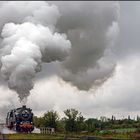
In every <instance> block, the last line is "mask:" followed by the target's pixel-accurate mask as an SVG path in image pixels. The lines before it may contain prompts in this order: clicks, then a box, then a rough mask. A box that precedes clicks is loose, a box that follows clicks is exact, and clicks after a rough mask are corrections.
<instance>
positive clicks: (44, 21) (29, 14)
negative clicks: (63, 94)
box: [0, 1, 119, 100]
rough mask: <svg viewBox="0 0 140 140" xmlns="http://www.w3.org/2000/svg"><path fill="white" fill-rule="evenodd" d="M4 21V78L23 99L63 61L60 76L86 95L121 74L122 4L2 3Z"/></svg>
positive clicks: (0, 52) (0, 25)
mask: <svg viewBox="0 0 140 140" xmlns="http://www.w3.org/2000/svg"><path fill="white" fill-rule="evenodd" d="M48 3H49V4H48ZM11 13H12V14H11ZM0 17H1V21H0V31H1V39H0V42H1V45H0V46H1V49H0V68H1V75H2V76H3V77H4V78H5V80H7V82H8V86H9V88H10V89H13V90H15V91H16V92H17V93H18V95H19V97H20V100H23V99H24V98H26V97H27V96H28V95H29V93H30V90H31V89H32V88H33V85H34V84H33V78H34V77H35V75H36V73H37V72H39V71H41V65H42V63H44V62H45V63H46V62H47V63H49V62H52V61H55V62H56V61H57V62H56V63H53V64H52V65H56V64H57V67H58V71H57V72H56V74H57V75H58V76H59V77H60V78H62V79H63V80H64V81H68V82H70V83H72V85H74V86H76V87H78V88H79V89H80V90H89V89H90V88H92V87H93V86H94V85H96V86H99V85H100V84H102V83H103V82H104V81H105V80H107V79H108V78H109V77H110V76H111V75H112V73H113V71H114V69H115V60H113V59H112V56H113V53H112V47H113V46H114V42H115V39H116V36H117V34H118V17H119V4H118V3H117V2H44V1H41V2H31V1H30V2H27V1H26V2H14V1H13V2H11V1H9V2H1V3H0Z"/></svg>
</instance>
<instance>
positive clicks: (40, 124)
mask: <svg viewBox="0 0 140 140" xmlns="http://www.w3.org/2000/svg"><path fill="white" fill-rule="evenodd" d="M33 122H34V125H35V126H36V127H45V121H44V118H43V117H37V116H34V118H33Z"/></svg>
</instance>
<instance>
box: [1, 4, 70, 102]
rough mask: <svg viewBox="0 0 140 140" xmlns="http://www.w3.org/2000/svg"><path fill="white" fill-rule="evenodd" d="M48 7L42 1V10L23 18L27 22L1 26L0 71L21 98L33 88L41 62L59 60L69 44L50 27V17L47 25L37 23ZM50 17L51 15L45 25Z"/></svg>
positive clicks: (65, 52)
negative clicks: (33, 15)
mask: <svg viewBox="0 0 140 140" xmlns="http://www.w3.org/2000/svg"><path fill="white" fill-rule="evenodd" d="M24 4H27V3H26V2H25V3H23V6H25V5H24ZM42 4H43V3H42ZM48 9H51V8H50V6H48V5H47V4H46V6H45V7H44V9H43V11H42V8H40V11H34V12H33V13H34V14H35V18H34V17H29V16H28V17H26V18H25V19H28V20H29V19H30V20H31V21H28V22H23V23H21V24H15V23H6V24H5V25H4V27H3V29H2V33H1V37H2V42H1V50H0V51H1V56H0V60H1V74H2V76H3V77H4V79H5V80H7V81H8V86H9V88H10V89H13V90H15V91H16V92H17V93H18V95H19V98H20V100H21V101H22V100H23V99H24V98H26V97H27V96H28V95H29V93H30V90H31V89H32V88H33V81H32V79H33V78H34V77H35V74H36V73H37V72H39V71H40V70H41V63H42V62H51V61H56V60H58V61H62V60H63V59H64V58H65V57H66V56H67V54H68V51H69V49H70V47H71V43H70V41H69V40H67V37H66V35H65V34H59V33H57V32H55V31H54V28H51V27H52V26H53V23H54V20H52V26H51V27H49V26H45V25H43V24H41V17H40V16H39V15H40V14H42V12H43V13H44V12H46V13H47V12H48ZM53 12H55V11H53ZM36 15H37V16H36ZM38 16H39V19H38V18H37V17H38ZM34 20H35V22H36V23H35V22H34ZM38 20H39V22H40V23H39V22H38ZM50 20H51V18H49V22H48V23H49V24H50ZM44 21H45V20H43V23H44Z"/></svg>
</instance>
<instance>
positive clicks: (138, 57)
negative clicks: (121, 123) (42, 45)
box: [0, 2, 140, 118]
mask: <svg viewBox="0 0 140 140" xmlns="http://www.w3.org/2000/svg"><path fill="white" fill-rule="evenodd" d="M49 3H50V4H52V3H53V4H54V5H56V7H57V10H58V11H59V12H58V13H59V14H60V15H59V14H58V15H56V14H55V13H57V12H56V11H57V10H56V11H55V12H54V13H52V16H54V17H57V18H58V19H57V21H55V20H53V18H51V16H50V17H49V18H50V21H51V22H49V23H47V24H52V25H53V26H56V28H57V30H55V31H58V32H61V33H65V34H66V35H67V37H68V40H70V42H71V44H72V46H71V47H72V51H71V52H70V54H69V55H68V58H67V59H66V60H64V61H63V62H58V61H57V62H53V63H47V64H45V63H43V64H42V71H41V72H39V73H37V74H36V76H35V78H34V79H33V82H34V83H35V86H34V88H33V89H32V90H31V94H30V95H29V97H28V101H27V105H28V106H29V107H31V108H32V109H33V111H34V113H35V115H42V114H43V113H44V112H45V111H47V110H49V109H55V110H57V111H59V113H60V114H61V115H63V110H65V109H67V108H76V109H78V110H79V111H81V112H82V113H83V115H84V116H86V117H99V116H101V115H102V116H109V117H110V116H111V115H112V114H113V115H115V116H116V117H123V116H126V117H127V116H128V115H131V116H133V117H134V116H136V115H139V114H140V105H139V103H140V86H139V83H140V73H139V69H140V52H139V51H140V47H139V45H140V39H139V36H140V35H139V33H140V14H139V12H140V10H139V9H140V2H119V3H116V2H93V3H92V2H69V3H68V2H49ZM114 3H115V4H114ZM40 5H42V4H41V3H40ZM28 6H29V7H28V8H27V10H28V12H23V13H20V14H22V16H23V17H24V19H25V17H26V16H27V15H28V14H29V15H30V13H34V12H32V11H34V8H33V9H30V6H31V4H29V5H28ZM7 7H8V8H9V7H12V6H11V5H10V4H9V5H7ZM21 7H22V6H21ZM34 7H36V4H35V6H34ZM0 8H1V7H0ZM16 8H17V7H16ZM16 8H15V9H16ZM37 8H38V6H37ZM11 9H12V8H11ZM54 9H55V8H54ZM0 10H2V11H3V13H2V14H1V15H0V16H1V17H2V22H0V27H1V28H2V25H1V24H3V23H5V22H9V21H5V20H6V18H7V17H10V13H7V12H6V11H4V9H0ZM17 10H19V9H18V8H17ZM41 12H42V11H41ZM43 12H44V11H43ZM117 12H119V13H117ZM20 14H19V15H20ZM4 15H5V17H4ZM19 15H17V17H16V16H15V17H11V19H12V20H13V19H14V21H16V23H20V20H21V17H20V16H19ZM50 15H51V14H50ZM46 16H47V15H46ZM59 16H60V17H59ZM118 17H119V18H118ZM26 19H27V18H26ZM9 20H10V18H9ZM35 20H36V19H35ZM37 20H38V19H37ZM39 20H41V21H43V22H42V24H43V26H46V25H44V24H46V20H44V18H42V19H39ZM113 21H114V22H116V23H118V25H117V24H114V25H113V24H112V22H113ZM11 22H12V21H11ZM47 26H48V25H47ZM108 27H112V28H111V29H110V30H111V31H110V30H108ZM108 32H109V33H108ZM95 33H96V34H95ZM106 34H109V35H110V36H107V38H106ZM80 35H81V36H80ZM80 37H81V38H82V37H83V38H84V37H85V38H86V37H87V38H86V39H85V40H84V39H83V40H84V41H81V38H80ZM116 39H117V40H116ZM115 41H117V42H116V43H115V44H112V43H114V42H115ZM86 44H87V47H85V46H86ZM93 46H98V47H93ZM108 46H110V47H108ZM77 47H78V48H77ZM87 58H88V59H87ZM98 68H99V69H98ZM1 83H3V82H1ZM84 85H85V87H84ZM77 87H78V88H77ZM0 102H1V105H0V112H1V113H3V115H2V116H0V117H1V118H4V116H5V114H6V112H7V110H8V109H10V108H13V107H18V106H20V103H19V100H18V95H17V94H16V93H15V92H14V91H11V90H9V89H8V87H7V86H6V85H5V84H4V85H3V84H1V87H0Z"/></svg>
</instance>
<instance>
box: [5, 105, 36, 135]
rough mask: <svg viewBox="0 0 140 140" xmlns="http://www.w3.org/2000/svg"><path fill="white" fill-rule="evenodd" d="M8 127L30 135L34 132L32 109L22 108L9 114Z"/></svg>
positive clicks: (7, 118)
mask: <svg viewBox="0 0 140 140" xmlns="http://www.w3.org/2000/svg"><path fill="white" fill-rule="evenodd" d="M6 125H7V127H8V128H9V129H13V130H15V131H17V132H27V133H30V132H32V131H33V130H34V125H33V113H32V110H31V109H30V108H26V106H22V107H21V108H17V109H13V110H11V111H9V112H8V113H7V117H6Z"/></svg>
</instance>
